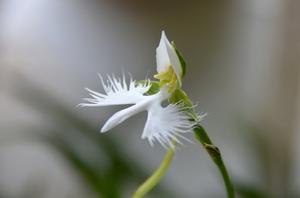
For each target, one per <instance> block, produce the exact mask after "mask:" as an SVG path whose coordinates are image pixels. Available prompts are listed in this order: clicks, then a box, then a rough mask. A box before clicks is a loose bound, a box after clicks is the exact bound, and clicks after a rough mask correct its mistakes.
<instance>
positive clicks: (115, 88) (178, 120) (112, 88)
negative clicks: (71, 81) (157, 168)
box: [79, 32, 194, 147]
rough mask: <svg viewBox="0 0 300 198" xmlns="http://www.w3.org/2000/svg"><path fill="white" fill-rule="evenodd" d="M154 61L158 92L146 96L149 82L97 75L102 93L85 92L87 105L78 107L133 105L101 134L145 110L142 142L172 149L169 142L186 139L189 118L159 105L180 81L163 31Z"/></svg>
mask: <svg viewBox="0 0 300 198" xmlns="http://www.w3.org/2000/svg"><path fill="white" fill-rule="evenodd" d="M156 59H157V72H158V74H157V75H155V77H156V78H158V79H160V84H161V88H160V91H159V92H158V93H155V94H153V95H147V92H148V91H149V89H150V87H151V82H150V81H149V80H148V81H146V83H137V82H136V81H134V80H132V79H130V81H129V84H127V82H126V79H125V75H123V77H122V78H116V77H115V76H107V81H106V82H105V81H104V80H103V78H102V77H101V76H100V75H99V77H100V80H101V83H102V86H103V88H104V91H105V93H104V94H102V93H98V92H95V91H93V90H90V89H88V88H87V89H86V90H87V91H88V92H89V95H90V96H91V97H92V98H85V99H84V100H85V101H87V102H88V103H81V104H79V105H80V106H83V107H87V106H93V107H94V106H109V105H128V104H133V105H132V106H130V107H128V108H126V109H123V110H121V111H119V112H117V113H115V114H114V115H113V116H112V117H111V118H109V119H108V120H107V121H106V123H105V124H104V126H103V127H102V129H101V132H107V131H109V130H110V129H112V128H114V127H115V126H117V125H119V124H121V123H122V122H123V121H125V120H126V119H128V118H129V117H131V116H133V115H135V114H137V113H140V112H142V111H147V112H148V115H147V121H146V124H145V127H144V131H143V133H142V139H145V138H147V139H148V141H149V143H150V144H151V146H152V145H153V143H154V141H158V142H159V143H160V144H161V145H163V146H164V147H168V146H170V147H172V145H173V143H172V141H176V142H178V143H181V142H180V140H179V139H186V138H185V137H184V136H183V135H182V134H184V133H187V132H190V131H192V129H193V126H194V123H193V122H192V121H190V117H189V116H188V115H187V114H186V113H185V112H184V110H183V108H182V106H180V105H179V104H169V105H167V106H166V107H163V106H162V102H163V101H165V100H167V99H169V98H170V96H171V94H172V92H173V91H174V89H175V88H176V87H178V86H179V87H180V86H181V78H182V68H181V65H180V60H179V58H178V56H177V54H176V51H175V48H174V47H173V46H172V45H171V44H170V42H169V41H168V39H167V37H166V35H165V33H164V32H162V35H161V39H160V43H159V46H158V47H157V49H156Z"/></svg>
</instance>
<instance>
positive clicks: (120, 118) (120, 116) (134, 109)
mask: <svg viewBox="0 0 300 198" xmlns="http://www.w3.org/2000/svg"><path fill="white" fill-rule="evenodd" d="M146 97H147V96H146ZM148 97H150V96H148ZM148 103H149V100H144V101H142V102H139V103H137V104H136V105H133V106H131V107H128V108H126V109H123V110H121V111H118V112H117V113H115V114H114V115H113V116H111V117H110V118H109V119H108V120H107V121H106V123H105V124H104V126H103V127H102V129H101V132H102V133H104V132H107V131H109V130H110V129H112V128H114V127H115V126H117V125H119V124H121V123H122V122H124V121H125V120H127V119H128V118H130V117H131V116H133V115H135V114H137V113H140V112H141V111H145V110H146V107H147V105H148Z"/></svg>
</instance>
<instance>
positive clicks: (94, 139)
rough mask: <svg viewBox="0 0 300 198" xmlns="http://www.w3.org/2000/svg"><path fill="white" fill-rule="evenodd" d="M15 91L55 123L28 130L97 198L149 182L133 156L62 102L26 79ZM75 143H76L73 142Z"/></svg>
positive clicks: (113, 196) (110, 197)
mask: <svg viewBox="0 0 300 198" xmlns="http://www.w3.org/2000/svg"><path fill="white" fill-rule="evenodd" d="M16 88H17V91H16V92H15V93H14V94H15V95H16V97H17V98H18V99H19V100H20V101H22V102H23V103H25V104H26V105H29V106H31V107H32V108H34V109H36V110H38V111H39V112H41V113H42V115H43V116H44V117H45V120H47V122H48V123H49V122H52V123H53V124H51V126H49V124H48V125H45V126H42V127H40V128H37V127H32V128H31V129H29V130H31V131H32V132H34V131H35V132H36V134H39V136H40V138H41V140H43V141H44V142H46V143H47V144H49V145H50V146H51V147H53V148H55V149H56V150H57V151H58V152H59V153H60V154H61V155H62V156H63V157H64V158H65V159H66V160H67V161H68V162H69V164H70V165H71V166H72V167H73V168H74V170H76V171H77V172H78V173H79V174H80V175H81V176H82V178H84V180H85V182H86V184H88V186H90V188H91V189H92V190H93V191H94V192H95V193H96V194H97V195H98V197H105V198H119V197H122V191H123V190H124V188H126V186H128V184H130V183H132V184H139V183H140V182H141V181H143V180H144V179H145V178H147V175H146V171H145V169H144V168H142V166H141V165H139V163H138V162H137V161H136V160H134V159H131V157H130V156H131V155H130V154H129V153H127V152H126V150H125V149H124V148H123V146H122V145H120V144H118V143H117V142H115V141H114V140H113V139H112V138H110V137H109V136H106V135H99V133H98V131H97V130H96V129H95V127H93V126H92V125H91V124H89V123H88V122H87V121H85V120H83V119H82V118H80V117H79V116H77V115H76V114H75V113H74V112H72V111H71V110H69V109H68V108H67V107H65V105H63V104H62V103H61V102H60V100H57V99H55V98H53V97H52V96H51V95H49V94H48V93H46V92H45V91H43V90H41V89H39V88H38V87H36V86H34V85H33V84H32V83H30V82H29V81H27V80H26V79H24V78H20V79H19V81H18V86H16ZM38 131H46V133H38ZM75 137H79V138H77V139H76V138H75ZM74 139H76V141H77V142H75V143H74V142H72V141H71V140H74ZM78 141H79V142H78ZM87 142H88V145H87ZM74 144H75V146H74ZM80 146H81V147H84V151H82V150H80ZM90 147H93V148H90ZM82 152H84V154H89V155H88V159H87V156H85V155H84V154H81V153H82ZM101 153H102V154H105V156H106V157H107V158H108V159H109V165H108V166H105V163H104V161H101V159H100V157H99V156H100V155H101ZM102 162H103V163H102ZM154 194H155V195H157V196H156V197H172V195H171V193H170V192H169V191H167V190H166V189H164V188H162V187H161V186H159V187H158V188H157V189H156V190H155V191H154Z"/></svg>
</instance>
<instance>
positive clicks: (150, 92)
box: [136, 80, 160, 95]
mask: <svg viewBox="0 0 300 198" xmlns="http://www.w3.org/2000/svg"><path fill="white" fill-rule="evenodd" d="M147 83H150V84H151V87H150V89H149V90H148V91H147V95H153V94H156V93H158V92H159V91H160V86H159V82H157V81H149V80H139V81H136V84H143V85H144V84H147Z"/></svg>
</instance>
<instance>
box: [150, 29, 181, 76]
mask: <svg viewBox="0 0 300 198" xmlns="http://www.w3.org/2000/svg"><path fill="white" fill-rule="evenodd" d="M156 64H157V72H158V73H160V72H163V71H165V70H166V69H167V68H168V67H169V66H170V65H171V66H172V67H173V69H174V71H175V73H176V76H177V79H178V80H179V82H181V74H182V68H181V64H180V60H179V58H178V56H177V54H176V51H175V49H174V47H173V46H172V45H171V43H170V42H169V40H168V38H167V36H166V34H165V32H164V31H162V33H161V38H160V42H159V45H158V47H157V48H156Z"/></svg>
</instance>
